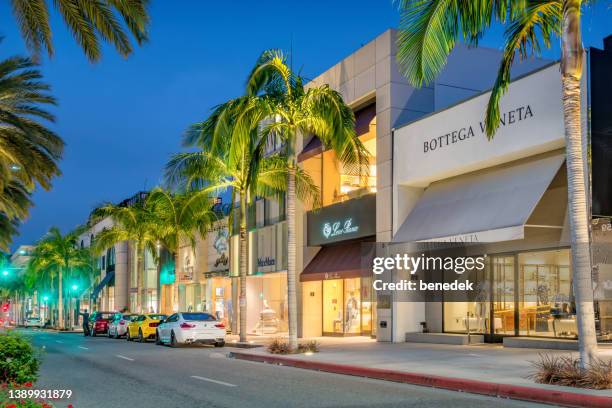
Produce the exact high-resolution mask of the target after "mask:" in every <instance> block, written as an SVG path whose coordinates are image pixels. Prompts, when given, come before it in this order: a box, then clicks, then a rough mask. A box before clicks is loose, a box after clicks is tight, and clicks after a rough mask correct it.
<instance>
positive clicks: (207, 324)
mask: <svg viewBox="0 0 612 408" xmlns="http://www.w3.org/2000/svg"><path fill="white" fill-rule="evenodd" d="M155 343H156V344H169V345H171V346H172V347H176V346H179V345H182V344H192V343H201V344H213V345H214V346H215V347H223V346H224V345H225V325H224V324H223V322H220V321H219V320H217V318H216V317H215V316H213V315H211V314H210V313H205V312H179V313H175V314H173V315H171V316H169V317H168V318H167V319H166V320H164V321H163V322H162V323H160V324H159V326H157V331H156V333H155Z"/></svg>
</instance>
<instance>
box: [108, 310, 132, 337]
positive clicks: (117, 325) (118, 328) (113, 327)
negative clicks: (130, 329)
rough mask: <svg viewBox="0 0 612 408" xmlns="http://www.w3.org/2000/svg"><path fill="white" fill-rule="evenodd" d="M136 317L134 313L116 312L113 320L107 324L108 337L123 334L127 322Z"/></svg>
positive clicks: (125, 331)
mask: <svg viewBox="0 0 612 408" xmlns="http://www.w3.org/2000/svg"><path fill="white" fill-rule="evenodd" d="M137 317H138V315H135V314H129V313H117V314H116V315H115V317H114V318H113V321H111V322H110V323H109V324H108V337H112V338H114V339H118V338H120V337H123V336H125V335H126V333H127V326H128V324H130V322H131V321H132V320H133V319H135V318H137Z"/></svg>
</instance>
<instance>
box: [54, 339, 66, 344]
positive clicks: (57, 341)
mask: <svg viewBox="0 0 612 408" xmlns="http://www.w3.org/2000/svg"><path fill="white" fill-rule="evenodd" d="M55 342H56V343H60V344H64V342H63V341H61V340H55Z"/></svg>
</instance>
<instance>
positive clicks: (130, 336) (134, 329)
mask: <svg viewBox="0 0 612 408" xmlns="http://www.w3.org/2000/svg"><path fill="white" fill-rule="evenodd" d="M164 319H166V315H163V314H154V313H151V314H143V315H139V316H138V317H136V318H135V319H134V320H132V321H131V322H130V324H128V326H127V332H126V334H125V338H126V339H127V341H132V340H137V341H139V342H141V343H144V342H146V341H147V340H148V339H154V338H155V330H156V329H157V326H158V325H159V323H160V322H161V321H163V320H164Z"/></svg>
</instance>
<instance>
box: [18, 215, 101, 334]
mask: <svg viewBox="0 0 612 408" xmlns="http://www.w3.org/2000/svg"><path fill="white" fill-rule="evenodd" d="M80 232H81V230H80V229H77V230H75V231H71V232H69V233H67V234H65V235H62V233H61V231H60V230H59V228H57V227H51V229H49V232H47V234H46V235H45V236H44V237H43V238H42V239H41V240H40V241H39V242H38V243H37V244H36V248H34V251H33V253H32V258H31V259H30V264H29V266H28V267H29V268H30V269H31V270H33V271H35V272H38V273H44V271H48V270H55V271H56V272H57V280H58V282H57V308H58V323H59V325H60V327H62V328H64V327H65V326H66V322H65V321H64V303H63V301H64V288H63V284H64V282H63V279H64V277H65V276H66V275H67V274H70V273H72V271H73V270H75V269H84V270H85V269H87V268H89V267H91V255H90V253H89V251H88V250H87V249H84V248H80V247H79V246H78V245H77V241H78V236H79V234H80Z"/></svg>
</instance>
